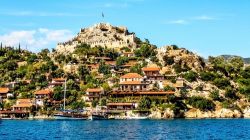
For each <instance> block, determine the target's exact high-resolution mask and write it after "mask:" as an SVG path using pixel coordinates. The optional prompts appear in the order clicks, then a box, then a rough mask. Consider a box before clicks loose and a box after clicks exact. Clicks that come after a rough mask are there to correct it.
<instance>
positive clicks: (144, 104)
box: [138, 96, 151, 109]
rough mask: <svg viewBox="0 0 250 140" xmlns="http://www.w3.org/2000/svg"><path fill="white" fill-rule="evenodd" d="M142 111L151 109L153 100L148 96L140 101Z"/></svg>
mask: <svg viewBox="0 0 250 140" xmlns="http://www.w3.org/2000/svg"><path fill="white" fill-rule="evenodd" d="M138 107H139V108H140V109H150V107H151V99H150V98H149V97H147V96H143V97H142V98H141V99H140V101H139V106H138Z"/></svg>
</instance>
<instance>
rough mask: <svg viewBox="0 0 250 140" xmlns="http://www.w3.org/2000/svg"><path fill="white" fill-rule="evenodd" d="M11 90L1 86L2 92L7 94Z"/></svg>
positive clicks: (0, 90) (0, 91)
mask: <svg viewBox="0 0 250 140" xmlns="http://www.w3.org/2000/svg"><path fill="white" fill-rule="evenodd" d="M8 92H9V88H0V94H1V93H2V94H6V93H8Z"/></svg>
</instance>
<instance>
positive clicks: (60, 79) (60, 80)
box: [52, 78, 65, 82]
mask: <svg viewBox="0 0 250 140" xmlns="http://www.w3.org/2000/svg"><path fill="white" fill-rule="evenodd" d="M52 81H57V82H58V81H59V82H64V81H65V78H53V79H52Z"/></svg>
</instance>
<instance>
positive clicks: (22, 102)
mask: <svg viewBox="0 0 250 140" xmlns="http://www.w3.org/2000/svg"><path fill="white" fill-rule="evenodd" d="M32 107H33V103H32V100H31V99H17V101H16V104H15V105H13V106H12V108H13V111H23V112H31V110H32Z"/></svg>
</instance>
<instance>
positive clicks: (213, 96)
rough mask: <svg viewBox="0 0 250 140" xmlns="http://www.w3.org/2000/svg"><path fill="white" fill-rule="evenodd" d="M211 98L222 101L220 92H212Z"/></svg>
mask: <svg viewBox="0 0 250 140" xmlns="http://www.w3.org/2000/svg"><path fill="white" fill-rule="evenodd" d="M209 97H210V98H212V99H213V100H215V101H220V99H221V98H220V94H219V91H218V90H215V91H212V92H211V93H210V95H209Z"/></svg>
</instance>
